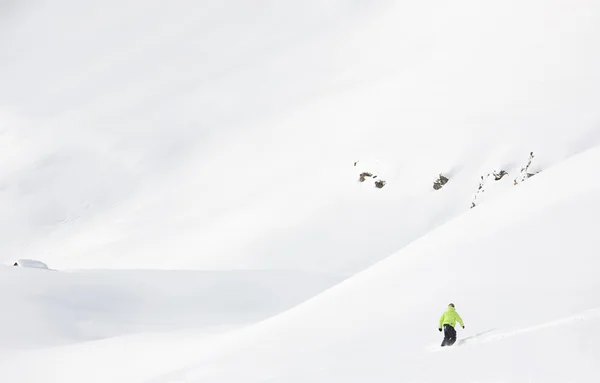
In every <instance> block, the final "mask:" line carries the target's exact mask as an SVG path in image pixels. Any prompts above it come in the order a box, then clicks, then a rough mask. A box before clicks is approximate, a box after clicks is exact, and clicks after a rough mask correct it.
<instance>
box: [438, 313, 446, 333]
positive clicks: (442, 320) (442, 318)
mask: <svg viewBox="0 0 600 383" xmlns="http://www.w3.org/2000/svg"><path fill="white" fill-rule="evenodd" d="M444 316H446V313H443V314H442V317H441V318H440V326H439V327H438V329H441V328H442V327H443V326H444Z"/></svg>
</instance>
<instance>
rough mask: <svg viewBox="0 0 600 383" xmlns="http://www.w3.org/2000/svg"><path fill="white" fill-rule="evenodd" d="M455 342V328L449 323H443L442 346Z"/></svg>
mask: <svg viewBox="0 0 600 383" xmlns="http://www.w3.org/2000/svg"><path fill="white" fill-rule="evenodd" d="M454 342H456V330H455V329H454V327H452V326H450V325H449V324H445V325H444V341H443V342H442V347H444V346H452V345H453V344H454Z"/></svg>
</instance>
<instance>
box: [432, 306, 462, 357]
mask: <svg viewBox="0 0 600 383" xmlns="http://www.w3.org/2000/svg"><path fill="white" fill-rule="evenodd" d="M456 322H458V323H460V325H461V326H462V328H465V324H464V323H463V320H462V318H461V317H460V315H458V313H457V312H456V309H455V308H454V303H450V304H449V305H448V309H447V310H446V311H445V312H444V313H443V314H442V317H441V318H440V326H439V327H438V330H440V331H442V327H443V328H444V341H443V342H442V347H444V346H452V345H453V344H454V342H456V330H455V329H454V327H456Z"/></svg>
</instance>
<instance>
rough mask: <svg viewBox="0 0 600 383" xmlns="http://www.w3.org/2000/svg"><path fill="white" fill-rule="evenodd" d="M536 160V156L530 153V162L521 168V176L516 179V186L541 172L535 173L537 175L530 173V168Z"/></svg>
mask: <svg viewBox="0 0 600 383" xmlns="http://www.w3.org/2000/svg"><path fill="white" fill-rule="evenodd" d="M534 158H535V155H534V154H533V152H531V153H529V161H527V165H525V167H523V168H521V174H520V175H519V177H517V178H515V182H514V184H515V185H518V184H519V183H520V182H523V181H525V180H526V179H528V178H531V177H533V176H534V175H536V174H537V173H539V172H535V173H530V172H529V167H530V166H531V162H532V161H533V159H534Z"/></svg>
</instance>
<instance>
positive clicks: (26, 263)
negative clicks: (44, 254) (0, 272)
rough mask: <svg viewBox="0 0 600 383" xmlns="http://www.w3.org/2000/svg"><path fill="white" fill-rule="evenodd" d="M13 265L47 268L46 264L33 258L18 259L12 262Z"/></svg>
mask: <svg viewBox="0 0 600 383" xmlns="http://www.w3.org/2000/svg"><path fill="white" fill-rule="evenodd" d="M13 266H19V267H27V268H30V269H44V270H49V268H48V265H46V264H45V263H44V262H42V261H36V260H34V259H19V260H18V261H16V262H15V263H14V264H13Z"/></svg>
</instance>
